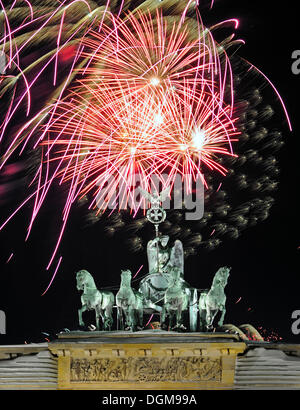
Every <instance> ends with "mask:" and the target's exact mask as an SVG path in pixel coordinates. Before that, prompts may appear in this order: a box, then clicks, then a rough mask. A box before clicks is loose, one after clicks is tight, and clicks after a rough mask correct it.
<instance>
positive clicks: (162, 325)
mask: <svg viewBox="0 0 300 410" xmlns="http://www.w3.org/2000/svg"><path fill="white" fill-rule="evenodd" d="M165 321H166V308H165V306H163V308H162V311H161V314H160V328H161V329H166V324H165Z"/></svg>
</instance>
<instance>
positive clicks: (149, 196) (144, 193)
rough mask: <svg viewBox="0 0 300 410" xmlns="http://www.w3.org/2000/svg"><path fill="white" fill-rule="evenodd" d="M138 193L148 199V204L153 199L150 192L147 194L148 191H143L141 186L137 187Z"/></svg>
mask: <svg viewBox="0 0 300 410" xmlns="http://www.w3.org/2000/svg"><path fill="white" fill-rule="evenodd" d="M139 190H140V193H141V194H142V196H143V197H144V198H146V199H148V201H149V202H150V204H151V203H152V201H153V196H152V195H151V194H149V192H147V191H145V190H144V189H143V188H141V187H139Z"/></svg>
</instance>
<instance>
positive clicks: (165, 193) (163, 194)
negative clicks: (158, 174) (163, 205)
mask: <svg viewBox="0 0 300 410" xmlns="http://www.w3.org/2000/svg"><path fill="white" fill-rule="evenodd" d="M170 190H171V188H170V187H169V186H168V187H167V188H166V189H164V190H163V191H161V193H160V194H159V200H160V201H161V202H165V200H166V199H167V198H168V196H169V195H170Z"/></svg>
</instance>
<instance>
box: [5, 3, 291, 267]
mask: <svg viewBox="0 0 300 410" xmlns="http://www.w3.org/2000/svg"><path fill="white" fill-rule="evenodd" d="M19 3H20V4H19ZM100 3H101V5H100V6H99V4H100ZM154 3H155V2H142V3H141V4H140V5H139V6H138V7H137V8H135V7H136V6H135V2H131V1H129V0H128V1H126V2H121V4H119V2H110V1H108V2H106V1H104V0H103V2H97V3H94V2H93V1H85V0H73V1H67V0H65V1H61V2H58V3H57V4H55V5H54V4H53V2H51V1H46V2H45V1H43V2H42V1H40V0H33V1H32V2H30V1H26V0H25V1H24V2H16V1H12V2H11V4H10V5H9V7H4V5H3V4H2V2H1V0H0V6H1V7H2V9H3V12H2V14H0V23H1V24H2V26H3V30H2V37H1V49H0V57H1V56H2V57H1V58H2V60H1V61H2V63H3V56H5V64H4V69H3V73H2V76H1V77H0V84H1V95H0V96H1V97H2V99H1V104H2V106H3V107H4V109H3V112H4V115H2V118H1V121H2V122H1V128H0V131H1V135H0V137H1V139H2V150H3V152H4V155H3V157H2V158H1V167H4V166H5V164H6V163H7V162H8V161H9V160H10V159H11V158H12V157H14V156H15V155H16V154H21V153H23V152H25V151H26V150H28V151H29V150H32V149H33V150H36V152H37V153H38V154H39V161H38V164H37V166H36V168H35V174H34V177H33V180H32V181H31V183H30V187H31V189H32V191H31V193H30V195H29V196H28V197H27V198H26V199H25V200H24V202H23V203H22V204H21V205H20V206H19V207H18V208H17V210H16V211H15V212H14V213H13V214H12V215H11V217H10V218H9V219H8V220H10V219H11V218H12V216H13V215H15V213H16V212H18V211H19V210H20V209H21V208H22V206H23V205H24V204H26V203H28V202H29V201H33V212H32V217H31V220H30V223H29V228H28V235H29V234H30V231H31V228H32V225H33V223H34V221H35V219H36V217H37V215H38V212H39V210H40V208H41V206H42V204H43V202H44V201H45V198H46V197H47V195H48V193H49V190H50V188H51V186H52V185H53V184H54V183H57V182H58V183H59V184H63V186H64V187H66V188H67V195H66V201H65V205H64V209H63V217H62V226H61V231H60V234H59V238H58V242H57V245H56V247H55V249H54V252H53V254H52V257H51V260H50V263H49V265H48V267H49V266H50V265H51V263H52V262H53V260H54V257H55V255H56V253H57V250H58V247H59V243H60V241H61V239H62V235H63V232H64V229H65V226H66V223H67V220H68V216H69V214H70V210H71V208H72V205H73V204H74V202H75V201H76V200H78V199H80V198H82V197H85V198H86V197H89V200H90V201H89V207H90V208H93V207H97V199H99V195H100V193H101V192H102V191H103V188H104V187H106V190H105V197H106V204H107V203H108V202H109V199H110V197H113V194H114V192H115V188H116V185H120V184H122V185H123V186H125V191H124V193H123V195H124V197H123V198H122V199H121V200H122V201H123V202H124V201H125V203H126V202H128V201H129V199H130V197H131V196H132V195H134V193H133V190H132V187H133V186H134V185H135V178H136V176H138V177H139V179H140V181H141V184H142V186H143V187H144V189H150V181H151V176H152V175H156V176H158V177H161V178H162V175H163V174H167V175H168V178H167V180H165V179H163V178H162V180H161V182H162V184H163V186H166V185H171V186H172V182H173V181H174V176H175V175H176V174H179V175H181V176H184V175H192V176H193V179H194V180H196V178H197V177H199V176H200V178H201V179H202V181H203V182H204V184H205V185H206V187H207V188H208V191H209V189H210V185H209V183H207V180H208V179H211V178H212V176H214V175H221V176H222V177H224V176H226V175H227V170H228V167H227V166H226V161H225V162H224V158H225V159H226V158H227V159H232V161H235V160H237V155H236V153H235V149H234V148H235V145H234V144H233V143H234V142H235V141H236V140H237V138H239V136H240V131H241V130H240V129H239V126H238V122H237V120H238V119H239V114H238V113H239V111H238V110H237V104H236V103H235V100H234V92H235V90H234V75H233V69H232V65H231V60H232V59H231V57H230V56H229V55H228V51H227V50H228V48H229V47H232V46H233V45H239V44H241V41H239V40H235V38H234V35H231V36H229V37H228V38H226V39H225V40H224V41H222V42H220V43H218V42H217V41H216V40H215V38H214V35H213V32H214V31H215V30H218V29H219V28H221V27H223V25H224V24H225V25H228V24H230V25H234V27H235V28H237V26H238V21H237V20H236V19H231V20H227V21H225V22H223V23H219V24H217V25H215V26H213V27H211V28H210V29H209V28H207V27H205V26H204V25H203V22H202V19H201V16H200V14H199V12H198V10H197V7H196V6H197V4H198V2H194V1H187V2H176V4H175V3H174V2H173V1H164V2H159V4H156V3H155V4H154ZM213 3H214V2H213V1H212V2H211V7H212V6H213ZM41 49H42V50H43V51H42V53H41V54H40V50H41ZM28 54H29V55H30V56H31V57H32V58H31V59H30V58H27V57H28ZM2 65H3V64H2ZM50 68H51V70H50ZM248 68H249V66H248ZM250 68H251V69H252V71H254V70H256V71H257V72H259V71H258V70H257V69H256V68H255V67H254V66H252V65H250ZM246 71H247V70H246ZM248 71H249V70H248ZM49 72H51V75H50V77H51V85H52V87H53V88H51V91H50V92H48V94H47V98H45V99H44V100H43V101H42V102H41V100H40V99H39V97H38V95H37V94H38V93H35V91H36V90H38V89H39V88H38V87H39V84H40V82H41V79H42V78H45V77H46V76H47V75H48V73H49ZM259 74H260V75H262V73H261V72H259ZM263 77H264V78H265V79H266V77H265V76H263ZM271 85H272V86H273V84H272V83H271ZM273 87H274V86H273ZM276 93H277V95H278V96H279V94H278V92H277V91H276ZM33 96H34V98H33ZM279 98H280V96H279ZM280 100H281V103H282V104H283V102H282V99H281V98H280ZM40 105H41V106H40ZM20 112H21V113H22V115H24V118H23V120H22V121H21V125H20V127H19V128H17V129H15V128H14V127H13V126H12V124H13V121H14V119H15V118H16V116H17V115H20ZM285 112H286V109H285ZM288 120H289V119H288ZM10 135H11V136H10ZM244 136H245V135H242V136H241V138H240V140H241V141H242V138H243V137H244ZM264 137H265V136H263V137H262V138H264ZM31 152H32V151H31ZM252 158H253V156H252ZM242 161H243V157H242V158H241V159H240V162H242ZM245 161H246V160H245ZM229 164H230V162H229ZM229 171H230V170H229ZM231 174H232V173H231ZM111 177H113V179H112V178H111ZM217 183H218V190H217V193H218V195H219V196H220V195H221V194H222V192H221V191H220V192H219V190H220V187H221V185H222V182H221V183H220V181H217ZM242 183H243V184H245V183H246V182H245V178H244V179H242V180H241V184H242ZM119 199H120V198H119ZM102 204H103V201H102ZM140 205H141V204H140ZM101 210H102V211H103V210H105V205H104V206H103V207H102V208H101ZM134 211H135V214H136V212H137V211H138V206H137V208H136V209H135V210H134ZM220 212H221V211H220ZM222 212H223V211H222ZM204 219H205V218H204ZM8 220H7V221H5V222H4V223H3V225H2V226H1V227H0V228H2V227H3V226H5V225H6V223H7V222H8ZM201 223H204V222H203V221H202V222H201ZM239 223H240V222H239ZM220 226H221V225H220V224H219V225H216V227H214V229H213V230H210V235H211V236H214V235H215V234H218V233H219V232H223V231H224V230H226V229H227V228H226V227H225V228H224V229H220ZM175 228H176V227H174V229H175ZM28 235H27V236H28ZM196 239H197V243H198V242H199V235H198V236H197V238H196ZM211 240H213V239H211ZM200 241H201V240H200Z"/></svg>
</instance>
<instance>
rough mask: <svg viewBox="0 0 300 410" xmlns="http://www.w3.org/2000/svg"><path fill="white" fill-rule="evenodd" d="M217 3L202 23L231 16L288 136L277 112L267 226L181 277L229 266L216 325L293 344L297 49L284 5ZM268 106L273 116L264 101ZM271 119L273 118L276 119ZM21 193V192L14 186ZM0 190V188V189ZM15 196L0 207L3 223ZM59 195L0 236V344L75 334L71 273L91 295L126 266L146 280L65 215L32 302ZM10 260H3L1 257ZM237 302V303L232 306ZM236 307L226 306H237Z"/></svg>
mask: <svg viewBox="0 0 300 410" xmlns="http://www.w3.org/2000/svg"><path fill="white" fill-rule="evenodd" d="M290 4H291V2H288V3H282V2H274V1H269V0H263V1H256V0H255V1H245V0H244V1H229V0H219V1H217V2H216V6H215V9H214V11H213V12H211V13H209V14H208V18H207V19H205V21H206V22H208V23H210V21H219V20H221V19H226V18H239V19H240V27H239V31H238V33H239V37H240V38H243V39H244V40H246V45H245V46H243V47H242V48H241V49H240V50H239V54H240V55H241V56H243V57H245V58H247V60H249V61H251V62H253V64H255V65H256V66H257V67H259V68H260V69H261V70H262V71H263V72H264V73H266V74H267V75H268V76H269V77H270V79H271V80H272V82H274V84H275V85H276V86H277V88H278V90H279V92H280V93H281V95H282V97H283V98H284V100H285V102H286V105H287V108H288V111H289V114H290V117H291V120H292V124H293V133H290V132H289V129H288V126H287V124H286V122H285V121H284V114H283V113H282V116H281V118H282V124H281V130H282V132H283V134H284V140H285V146H284V147H283V149H282V150H281V151H280V153H279V155H278V157H279V160H280V168H281V175H280V185H279V188H278V190H277V191H276V193H275V199H276V202H275V205H274V206H273V208H272V210H271V214H270V217H269V219H267V220H266V221H264V222H262V223H260V225H258V226H257V227H253V228H249V229H247V230H245V231H244V232H243V234H242V236H241V237H240V238H238V239H237V240H235V241H234V240H228V241H227V242H225V243H223V244H222V245H221V246H220V247H219V248H218V249H216V250H214V251H211V252H207V251H203V252H201V251H200V252H199V253H198V255H197V256H193V257H190V258H188V259H187V260H186V262H185V279H186V281H187V282H189V283H190V284H191V285H192V286H195V287H198V288H202V289H204V288H207V287H209V286H210V283H211V280H212V278H213V274H214V273H215V272H216V271H217V269H218V268H219V267H220V266H231V267H232V272H231V276H230V279H229V283H228V286H227V288H226V293H227V295H228V298H227V315H226V318H225V322H226V323H233V324H235V325H237V326H238V325H241V324H248V323H250V324H252V325H253V326H254V327H256V328H262V329H265V332H266V335H272V334H277V335H278V336H279V337H281V338H282V339H283V341H284V342H289V343H299V342H300V336H295V335H293V334H292V331H291V325H292V318H291V316H292V312H294V311H295V310H300V296H299V292H300V277H299V267H298V258H299V252H300V250H299V249H298V247H299V245H300V243H299V235H298V229H299V223H298V221H299V218H298V212H297V211H298V209H299V206H298V201H299V199H298V195H297V194H298V188H299V172H298V170H299V158H298V155H297V153H298V152H299V151H298V147H299V145H298V140H299V136H298V135H299V132H300V120H299V112H298V111H299V108H298V106H299V93H300V75H298V76H297V75H295V74H293V73H292V70H291V65H292V62H293V60H292V58H291V56H292V52H293V51H294V50H297V49H300V38H299V25H298V20H297V9H296V6H295V3H294V2H293V3H292V5H290ZM272 105H273V107H274V108H276V111H277V113H278V112H279V113H280V114H281V111H280V110H281V106H280V104H279V103H278V101H277V100H276V98H275V96H274V100H273V101H272ZM277 117H278V115H277ZM21 189H23V190H24V189H26V186H25V185H24V186H22V187H21ZM0 193H1V191H0ZM15 199H16V198H10V200H9V201H1V198H0V201H1V202H0V216H1V221H2V220H3V219H4V217H5V216H6V215H8V212H9V210H10V209H12V206H13V204H14V200H15ZM59 201H60V198H59V194H56V192H53V195H52V197H51V199H50V200H49V201H48V202H47V204H46V206H45V208H43V209H42V210H41V212H40V215H39V217H38V220H37V223H36V224H35V225H34V228H33V231H32V234H31V236H30V238H29V240H28V241H27V242H26V244H25V243H24V237H25V235H26V226H27V222H28V218H29V216H30V209H29V208H28V209H25V210H24V212H22V213H20V214H19V215H18V216H17V217H16V218H14V220H13V221H12V222H11V223H10V224H9V225H8V226H7V228H6V229H4V230H3V231H2V232H0V243H1V252H0V310H2V311H4V312H5V313H6V320H7V334H6V335H1V336H0V344H10V343H21V344H23V343H24V342H25V341H26V342H27V343H29V342H42V341H45V340H44V337H45V336H44V335H43V334H42V333H41V332H46V333H48V334H50V337H53V336H54V335H55V333H57V332H58V331H61V330H62V329H64V328H68V329H70V330H74V329H76V328H77V309H78V307H79V306H80V296H79V293H78V291H77V290H76V280H75V273H76V271H77V270H79V269H87V270H88V271H90V272H91V273H92V274H93V276H94V278H95V281H96V283H97V285H98V287H99V288H101V287H112V288H115V289H116V288H117V287H118V285H119V275H120V270H121V269H124V268H127V267H128V268H131V270H132V272H136V271H137V270H138V269H139V267H140V266H141V265H144V268H143V269H142V271H141V272H140V275H143V274H146V273H147V271H146V269H147V260H146V255H145V254H137V255H135V254H129V253H128V251H127V250H126V248H125V247H124V244H123V243H121V242H120V241H117V240H114V239H111V238H108V237H107V236H105V235H104V233H103V226H102V225H101V224H96V225H94V226H91V227H86V224H85V223H84V222H83V219H82V218H81V214H80V211H76V210H75V211H74V212H73V213H72V215H71V218H70V222H69V224H68V227H67V230H66V233H65V236H64V240H63V244H62V247H61V249H60V253H59V254H60V255H62V256H63V260H62V263H61V266H60V269H59V271H58V274H57V276H56V277H55V279H54V281H53V283H52V286H51V287H50V289H49V290H48V292H47V293H46V294H45V295H44V296H41V295H42V293H43V292H44V291H45V289H46V288H47V286H48V284H49V281H50V280H51V277H52V275H53V267H52V269H51V270H50V271H49V272H47V271H46V270H45V266H46V264H47V261H48V259H49V255H50V252H51V250H52V249H53V247H54V245H55V238H56V236H57V232H58V226H57V218H56V217H57V215H56V208H57V205H56V204H58V203H59ZM12 252H13V253H14V256H13V258H12V259H11V261H10V262H9V263H6V262H7V260H8V258H9V257H10V255H11V253H12ZM240 298H241V299H240ZM239 299H240V301H239V302H238V303H236V302H237V301H238V300H239Z"/></svg>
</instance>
